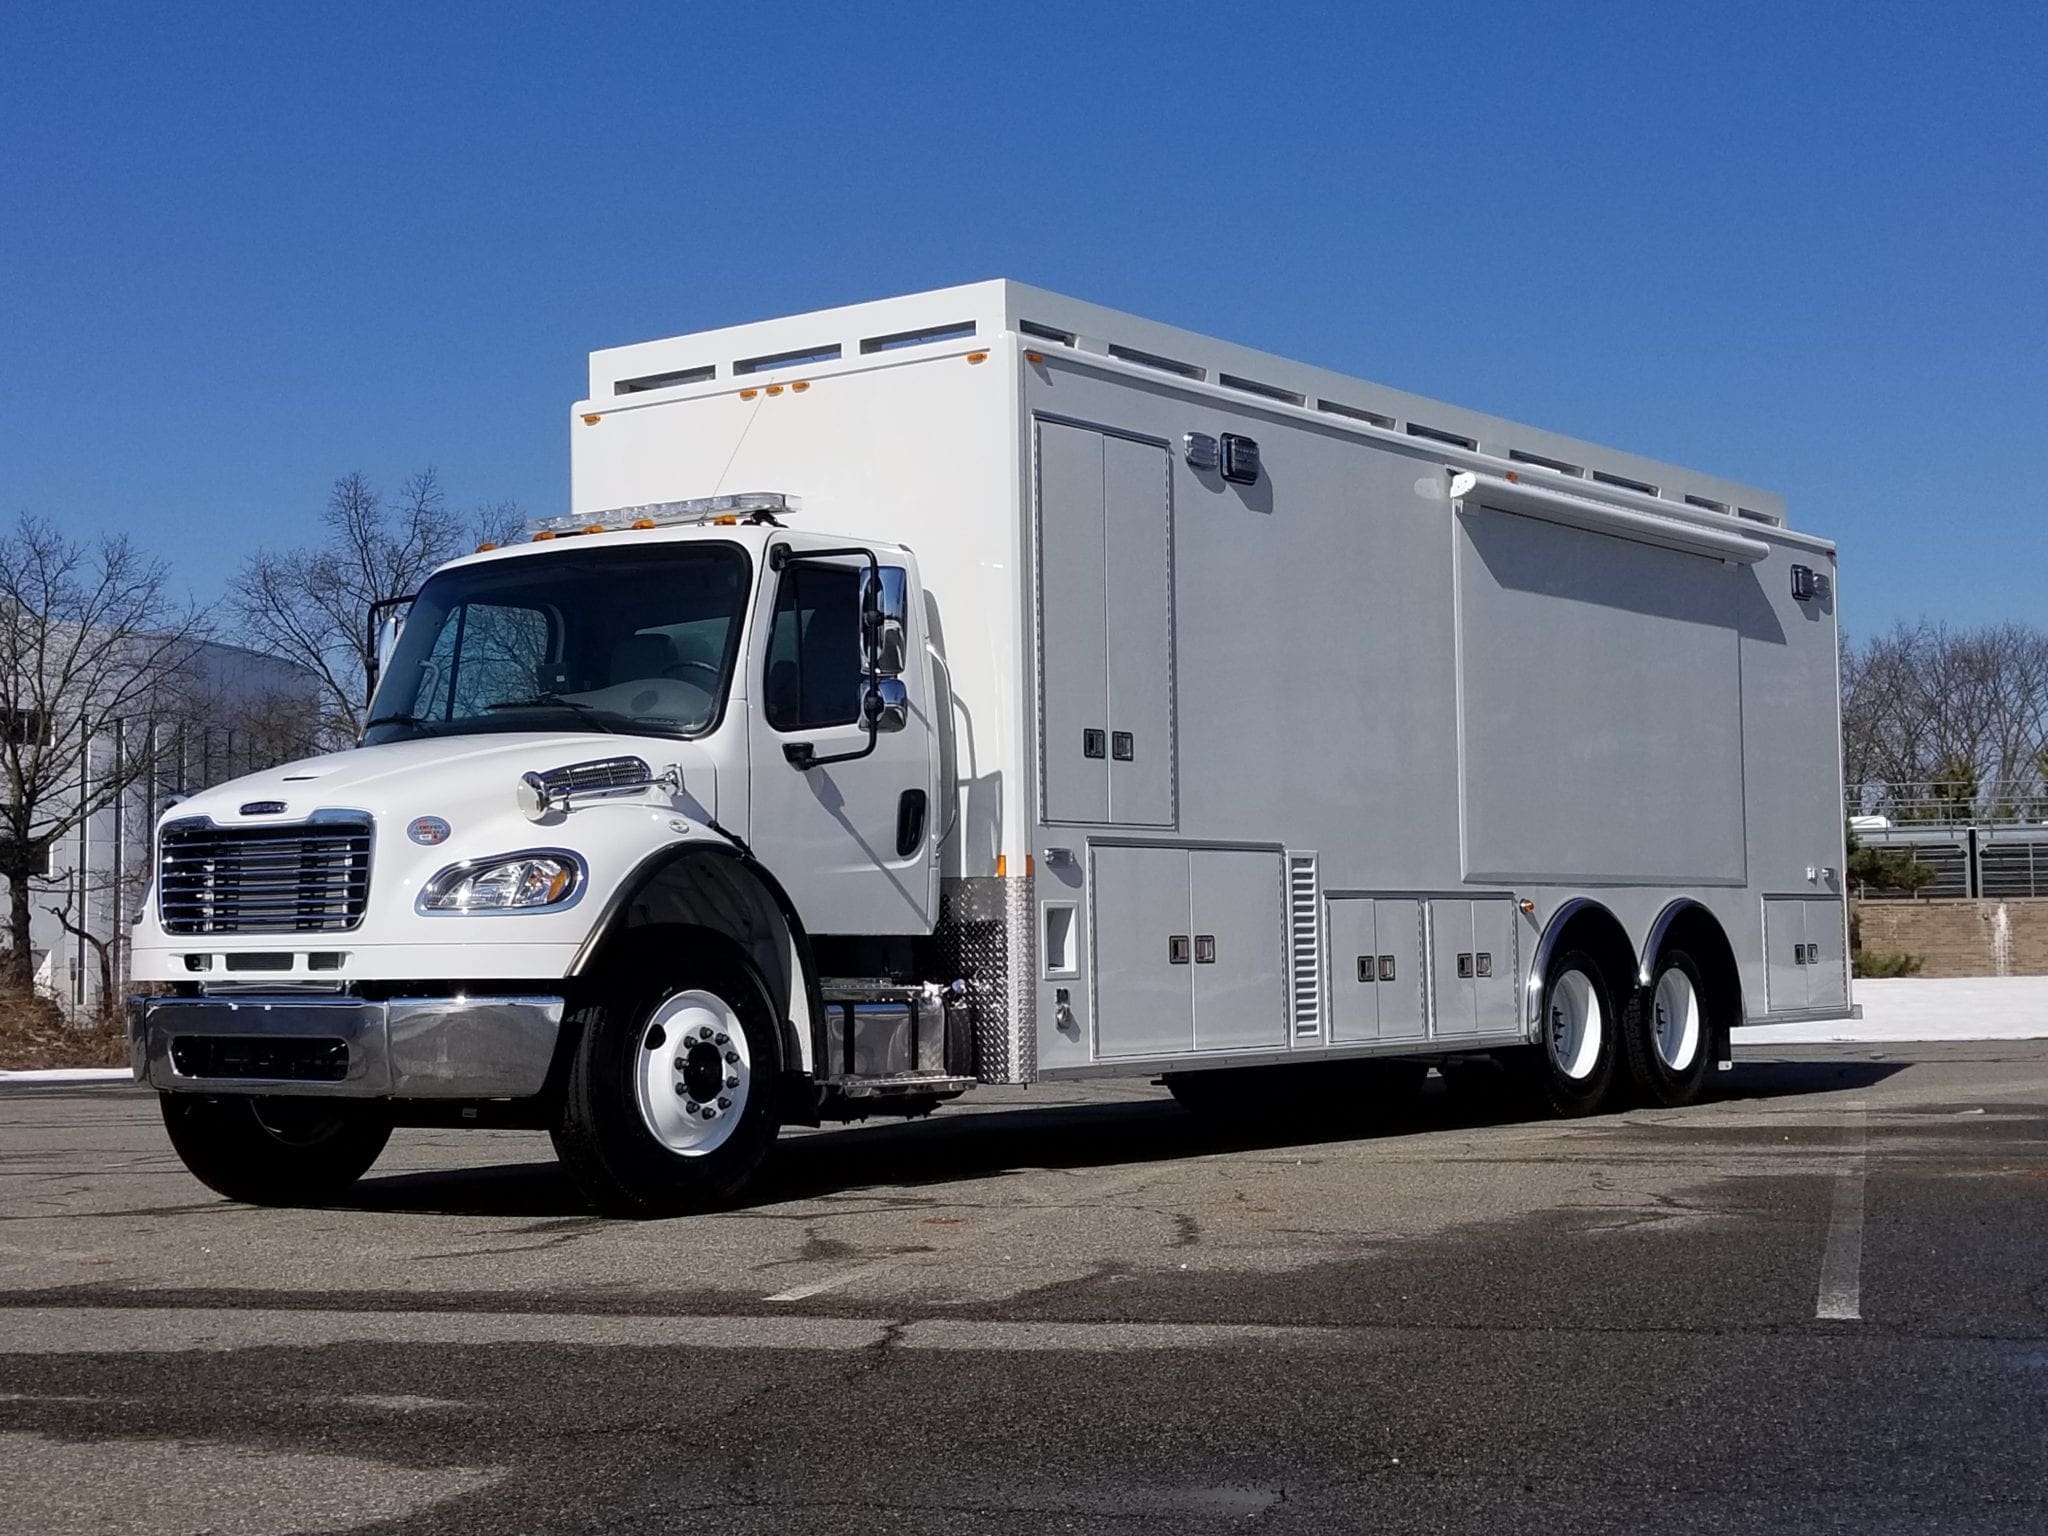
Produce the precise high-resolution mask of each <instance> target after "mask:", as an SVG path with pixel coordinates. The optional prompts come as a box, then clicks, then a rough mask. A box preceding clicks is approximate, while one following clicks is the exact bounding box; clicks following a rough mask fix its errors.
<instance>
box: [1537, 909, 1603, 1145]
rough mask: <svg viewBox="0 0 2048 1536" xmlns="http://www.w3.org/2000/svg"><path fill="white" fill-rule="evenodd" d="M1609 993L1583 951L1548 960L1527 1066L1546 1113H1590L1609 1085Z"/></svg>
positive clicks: (1569, 952) (1570, 951) (1597, 970)
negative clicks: (1538, 1032) (1539, 1031)
mask: <svg viewBox="0 0 2048 1536" xmlns="http://www.w3.org/2000/svg"><path fill="white" fill-rule="evenodd" d="M1613 996H1614V994H1613V992H1612V990H1611V989H1610V988H1609V987H1608V984H1607V978H1606V976H1605V974H1604V973H1603V972H1602V971H1601V969H1600V963H1599V962H1598V961H1597V960H1595V959H1594V958H1593V957H1592V956H1591V955H1589V954H1587V953H1586V952H1585V951H1584V950H1582V949H1574V950H1568V951H1567V952H1565V953H1564V954H1561V955H1559V956H1558V957H1557V958H1556V959H1554V960H1553V961H1551V963H1550V970H1549V972H1548V974H1546V975H1545V977H1544V979H1543V1038H1542V1041H1541V1043H1540V1044H1539V1045H1537V1046H1536V1048H1535V1050H1534V1052H1533V1057H1534V1060H1533V1062H1532V1063H1531V1067H1532V1071H1533V1073H1534V1075H1535V1078H1536V1085H1537V1088H1538V1091H1539V1092H1540V1093H1541V1095H1542V1098H1543V1101H1544V1103H1545V1104H1547V1105H1548V1106H1549V1108H1550V1109H1551V1111H1552V1112H1553V1113H1555V1114H1558V1115H1564V1116H1567V1117H1571V1116H1578V1115H1590V1114H1592V1113H1593V1112H1594V1111H1595V1110H1596V1109H1598V1108H1599V1107H1600V1105H1601V1102H1602V1100H1604V1099H1605V1098H1606V1097H1607V1091H1608V1089H1609V1088H1610V1087H1611V1086H1612V1085H1613V1082H1614V1059H1615V1035H1616V1034H1617V1032H1618V1031H1617V1028H1616V1023H1617V1021H1616V1018H1615V1011H1614V1003H1613Z"/></svg>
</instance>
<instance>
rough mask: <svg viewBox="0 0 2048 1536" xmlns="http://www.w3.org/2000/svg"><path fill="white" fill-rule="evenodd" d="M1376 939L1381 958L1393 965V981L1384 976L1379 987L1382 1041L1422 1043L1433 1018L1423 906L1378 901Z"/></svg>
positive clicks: (1401, 901)
mask: <svg viewBox="0 0 2048 1536" xmlns="http://www.w3.org/2000/svg"><path fill="white" fill-rule="evenodd" d="M1372 909H1373V929H1374V936H1375V937H1376V938H1377V940H1378V941H1379V946H1380V950H1379V952H1380V954H1381V956H1382V957H1383V958H1385V959H1388V960H1391V961H1392V962H1393V972H1394V974H1393V975H1392V977H1391V978H1389V977H1387V976H1386V975H1385V974H1384V972H1382V976H1381V980H1380V981H1379V983H1378V986H1379V1001H1380V1039H1381V1040H1383V1041H1384V1040H1420V1039H1422V1038H1424V1037H1425V1036H1426V1035H1427V1034H1428V1032H1429V1029H1428V1023H1427V1020H1428V1018H1429V1014H1428V1011H1427V1004H1426V1000H1425V994H1424V991H1423V975H1424V966H1425V964H1426V963H1427V958H1428V953H1429V951H1428V948H1427V947H1426V946H1425V945H1424V943H1423V939H1422V903H1421V902H1419V901H1403V900H1399V899H1389V900H1381V901H1375V902H1374V903H1373V904H1372Z"/></svg>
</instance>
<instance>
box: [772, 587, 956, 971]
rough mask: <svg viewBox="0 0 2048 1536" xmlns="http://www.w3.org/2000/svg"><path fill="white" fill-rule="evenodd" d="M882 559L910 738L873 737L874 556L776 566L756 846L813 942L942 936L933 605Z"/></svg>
mask: <svg viewBox="0 0 2048 1536" xmlns="http://www.w3.org/2000/svg"><path fill="white" fill-rule="evenodd" d="M878 558H879V559H880V561H881V564H882V578H883V593H884V597H883V607H884V609H885V611H887V612H889V613H890V615H891V616H892V617H894V618H896V619H899V620H900V621H901V622H902V624H903V625H904V641H905V644H904V647H903V650H904V665H905V670H904V671H903V673H902V675H901V677H900V678H899V679H898V680H899V681H900V682H901V683H902V684H903V687H904V690H905V692H906V693H907V695H908V709H907V710H906V711H905V714H904V720H903V725H902V728H901V729H900V730H893V731H888V730H885V731H881V732H878V733H875V734H873V735H872V737H871V735H870V733H869V731H868V729H867V728H866V726H865V725H864V724H863V701H864V699H865V697H866V695H867V692H868V688H869V685H870V684H871V683H872V682H874V681H876V680H877V679H876V678H875V677H874V676H871V675H870V673H869V671H868V661H869V650H868V646H867V644H866V643H865V641H864V640H863V634H862V623H861V593H862V589H863V586H864V584H865V581H866V578H867V574H868V564H867V561H866V560H865V559H864V558H861V557H859V556H850V557H848V556H833V557H830V558H825V559H798V560H791V561H789V562H788V563H787V564H784V565H783V566H782V568H781V569H780V570H775V569H773V568H772V561H771V568H770V569H769V571H768V572H767V575H766V579H765V582H764V585H763V588H762V595H761V603H762V609H761V613H760V616H759V618H758V620H757V622H756V623H755V624H754V626H753V632H754V637H755V638H754V643H753V644H752V645H751V646H750V647H749V652H750V654H749V659H748V663H747V665H748V667H749V669H750V675H749V678H748V686H749V690H750V693H751V698H750V707H749V709H748V717H749V721H748V756H749V766H748V778H749V794H748V797H747V806H748V817H747V832H746V838H747V843H748V846H749V847H750V848H751V849H752V850H753V853H754V856H755V857H756V858H757V859H759V860H760V861H761V863H762V864H763V865H765V866H766V867H767V869H768V871H769V873H770V874H772V875H774V877H775V878H776V879H777V880H778V881H780V882H781V884H782V888H783V889H784V890H785V891H786V892H787V893H788V894H789V898H790V900H791V902H793V903H794V904H795V906H796V909H797V915H798V916H799V917H800V918H801V919H802V921H803V924H804V927H805V928H806V930H808V931H809V932H811V933H858V934H910V933H929V932H930V931H931V928H932V922H933V918H934V916H935V912H936V907H937V887H938V861H937V838H938V834H939V832H940V831H941V830H942V829H941V828H939V827H937V826H936V825H935V824H934V814H933V813H934V810H935V808H936V807H935V788H936V786H935V784H934V764H933V755H932V754H933V739H932V728H931V714H930V710H929V707H928V706H929V701H930V699H931V677H930V666H929V661H928V658H927V657H926V654H925V644H924V634H923V625H922V622H921V613H920V609H921V606H922V605H921V603H920V602H918V601H916V600H915V596H916V593H917V580H916V571H915V568H914V567H913V565H912V563H911V561H910V557H909V556H908V555H907V554H905V553H903V552H901V551H890V550H881V551H878ZM871 743H872V749H871V750H869V749H870V744H871ZM792 749H795V750H794V751H792ZM806 749H807V750H806ZM806 756H808V757H809V758H811V759H814V760H815V762H814V765H813V766H808V767H806V766H803V765H802V760H803V759H804V758H805V757H806ZM833 759H839V760H838V761H833Z"/></svg>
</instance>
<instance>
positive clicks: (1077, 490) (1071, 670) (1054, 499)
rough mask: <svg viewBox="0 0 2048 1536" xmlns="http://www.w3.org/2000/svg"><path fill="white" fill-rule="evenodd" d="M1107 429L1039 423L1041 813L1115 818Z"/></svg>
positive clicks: (1070, 818) (1066, 818)
mask: <svg viewBox="0 0 2048 1536" xmlns="http://www.w3.org/2000/svg"><path fill="white" fill-rule="evenodd" d="M1102 475H1103V436H1102V434H1101V433H1100V432H1089V431H1085V430H1083V429H1082V428H1080V427H1068V426H1062V425H1060V424H1058V423H1057V422H1040V423H1039V424H1038V637H1039V638H1038V643H1039V719H1040V721H1041V729H1042V730H1043V732H1044V741H1043V744H1042V748H1041V750H1042V752H1043V754H1044V755H1043V770H1044V774H1043V788H1042V793H1043V795H1044V808H1045V819H1046V820H1047V821H1059V822H1095V823H1099V822H1106V821H1108V820H1109V684H1108V678H1107V672H1106V663H1105V660H1104V653H1105V651H1106V650H1107V646H1108V637H1107V634H1106V633H1105V631H1104V627H1103V614H1104V589H1103V583H1104V579H1105V578H1104V570H1105V560H1104V552H1103V489H1102Z"/></svg>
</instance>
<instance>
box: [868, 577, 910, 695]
mask: <svg viewBox="0 0 2048 1536" xmlns="http://www.w3.org/2000/svg"><path fill="white" fill-rule="evenodd" d="M903 599H904V586H903V573H902V571H900V570H898V569H896V568H895V567H893V566H891V567H885V568H884V569H883V570H881V571H870V572H869V573H868V575H867V579H866V580H865V581H863V582H862V583H861V591H860V633H861V643H862V644H863V645H864V646H865V647H866V649H867V658H868V670H869V671H870V672H872V673H873V674H875V675H876V676H878V677H900V676H902V675H903V673H904V671H905V670H906V669H907V667H908V666H909V658H910V640H909V626H908V623H907V619H906V615H905V613H904V611H903V610H904V600H903Z"/></svg>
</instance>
